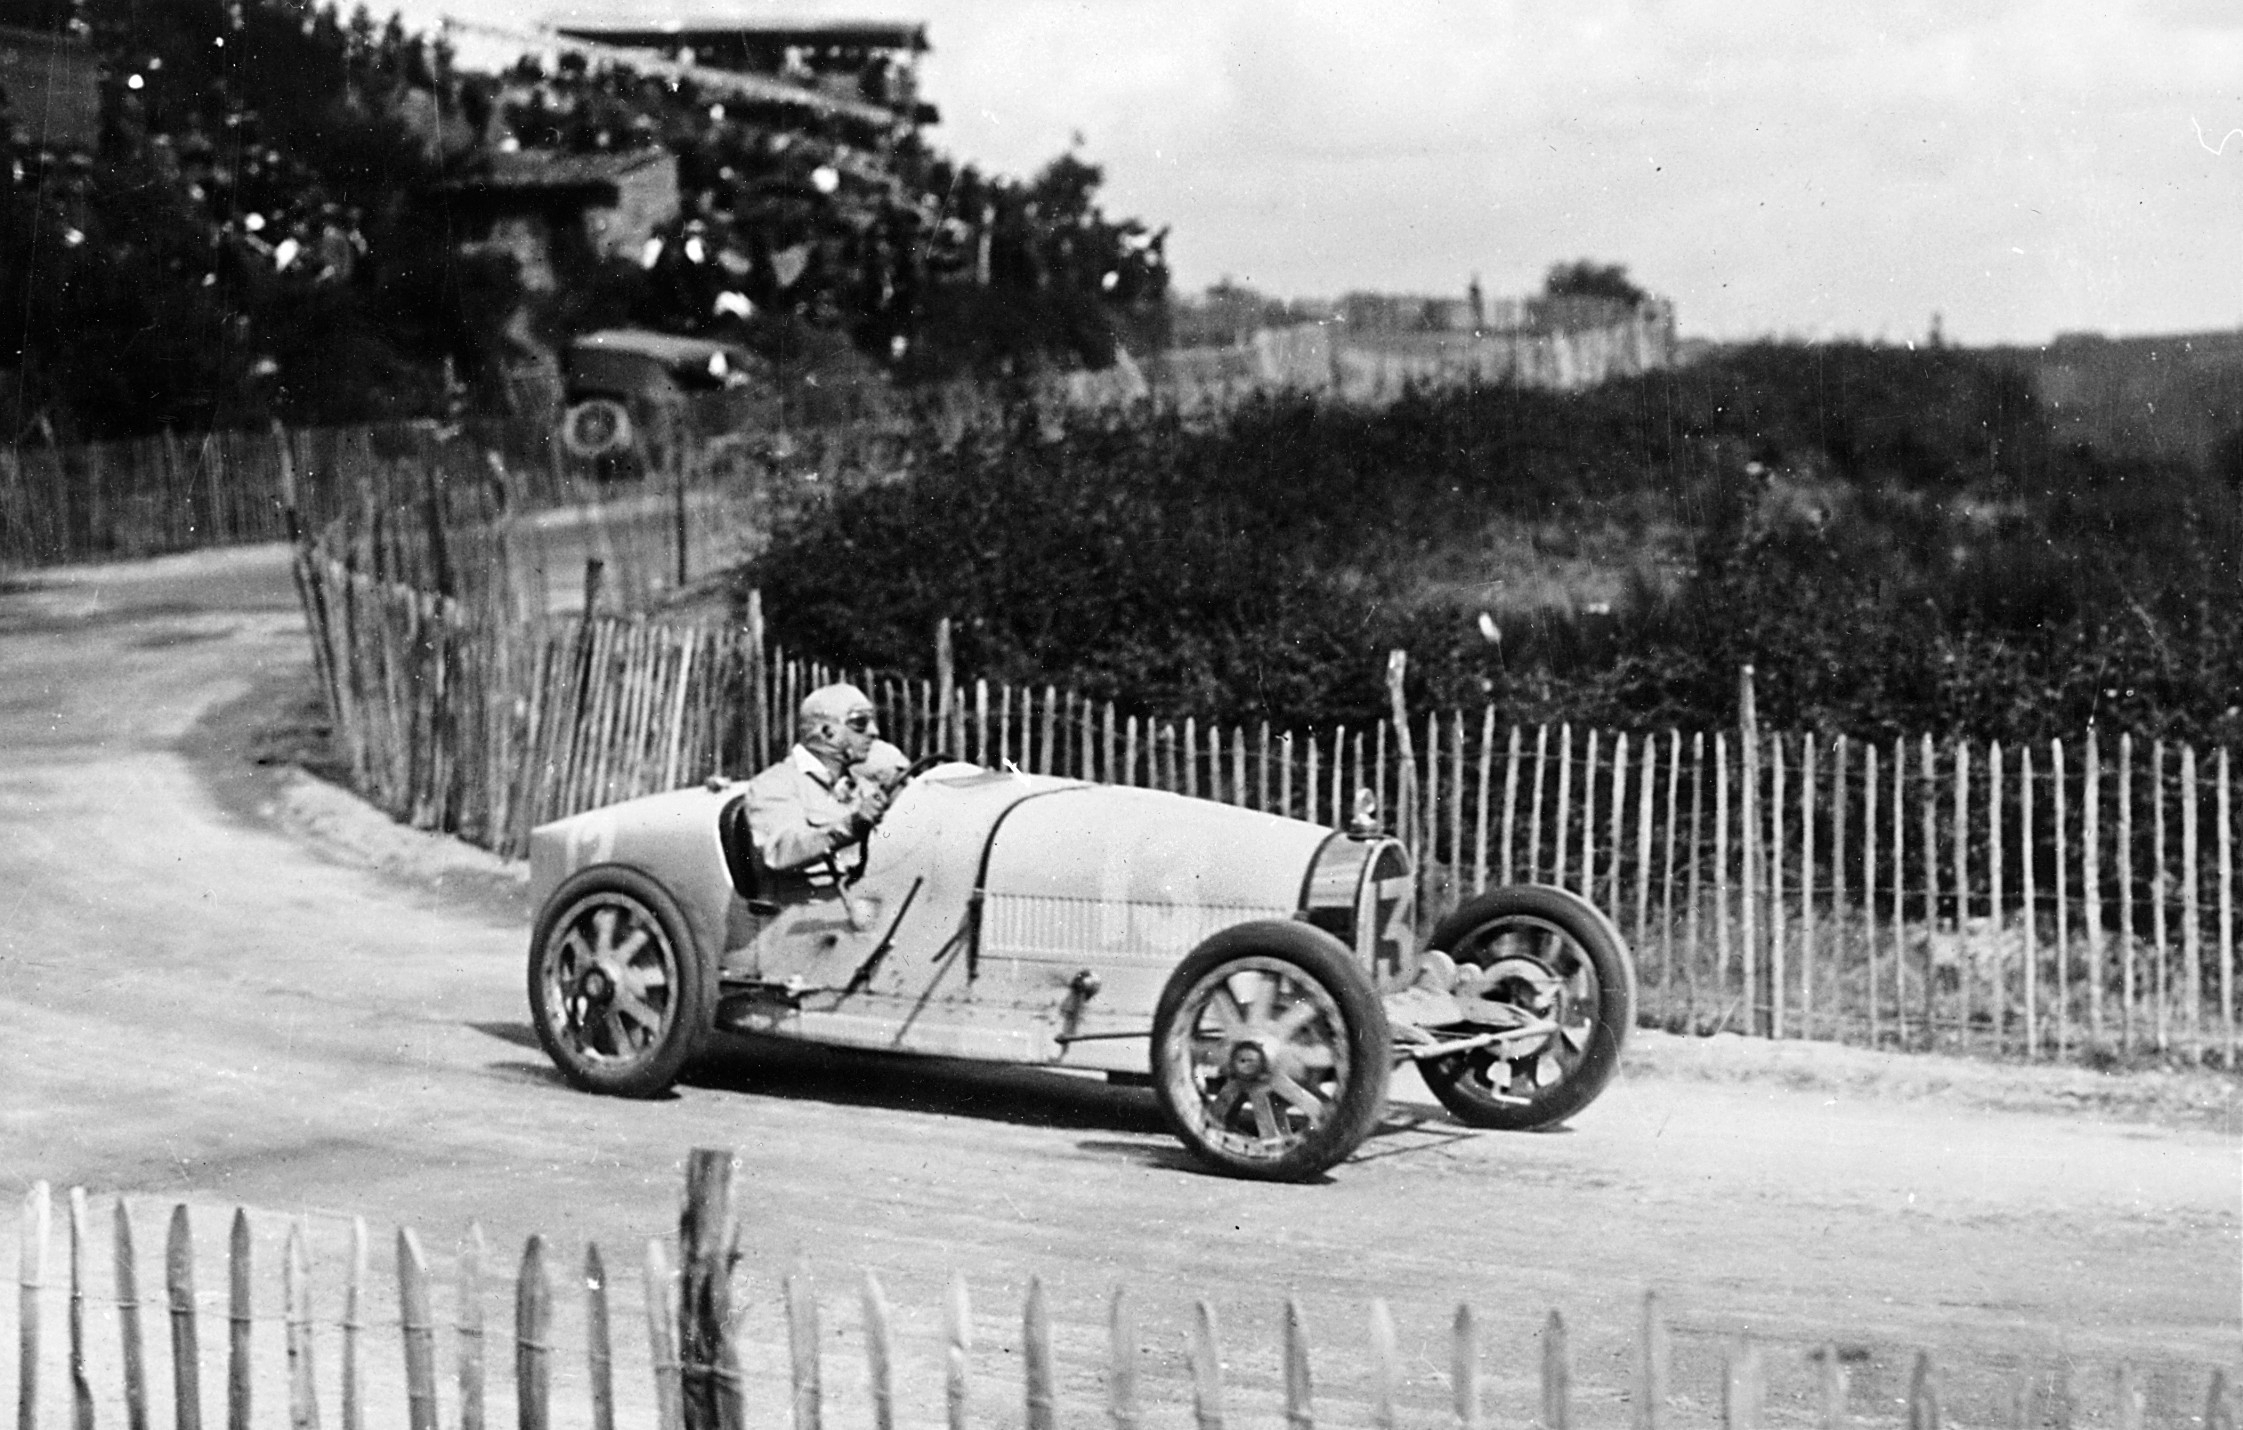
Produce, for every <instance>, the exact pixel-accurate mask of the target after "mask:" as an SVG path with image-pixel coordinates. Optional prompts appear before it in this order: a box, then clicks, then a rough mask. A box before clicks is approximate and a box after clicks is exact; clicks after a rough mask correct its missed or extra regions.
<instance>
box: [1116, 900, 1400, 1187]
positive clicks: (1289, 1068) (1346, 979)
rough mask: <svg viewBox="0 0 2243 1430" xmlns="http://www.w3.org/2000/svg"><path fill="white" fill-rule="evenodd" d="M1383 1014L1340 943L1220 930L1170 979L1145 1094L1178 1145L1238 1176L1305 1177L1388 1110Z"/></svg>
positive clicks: (1346, 1149) (1257, 930)
mask: <svg viewBox="0 0 2243 1430" xmlns="http://www.w3.org/2000/svg"><path fill="white" fill-rule="evenodd" d="M1390 1061H1391V1048H1390V1034H1389V1033H1388V1030H1387V1025H1386V1011H1385V1009H1384V1008H1383V1007H1382V1006H1381V1004H1380V1003H1379V999H1378V993H1377V991H1376V990H1375V989H1374V988H1373V987H1372V986H1371V981H1370V978H1369V976H1368V975H1366V974H1365V973H1364V971H1363V969H1362V967H1361V966H1360V965H1359V964H1357V963H1356V962H1355V960H1354V958H1353V957H1352V956H1350V954H1349V953H1348V950H1347V949H1346V947H1345V946H1344V945H1342V944H1341V943H1340V942H1339V940H1337V939H1335V938H1333V937H1332V936H1331V935H1330V934H1327V933H1325V932H1323V931H1322V930H1320V929H1315V928H1311V927H1309V926H1308V925H1306V924H1299V923H1288V922H1282V921H1269V922H1260V923H1250V924H1241V925H1239V926H1238V927H1236V928H1232V929H1226V930H1224V931H1223V932H1222V933H1219V934H1217V935H1215V936H1214V937H1213V938H1211V939H1209V940H1208V941H1207V942H1205V943H1203V944H1201V945H1200V946H1199V947H1198V948H1196V949H1194V950H1193V951H1192V952H1191V954H1190V955H1189V956H1188V957H1186V958H1185V959H1184V961H1183V962H1182V963H1180V964H1178V965H1177V966H1176V971H1175V972H1174V973H1172V974H1171V975H1169V979H1168V983H1167V986H1166V987H1164V988H1163V989H1162V991H1161V996H1160V1003H1159V1005H1158V1008H1157V1010H1156V1011H1155V1013H1154V1016H1153V1087H1154V1091H1155V1094H1156V1095H1157V1096H1158V1097H1159V1098H1160V1104H1161V1109H1162V1111H1164V1112H1165V1113H1166V1114H1167V1115H1168V1121H1169V1124H1170V1126H1172V1127H1173V1128H1174V1129H1175V1131H1176V1135H1177V1136H1178V1137H1179V1138H1181V1139H1182V1141H1183V1143H1184V1145H1185V1146H1186V1147H1188V1148H1190V1149H1191V1150H1192V1151H1193V1152H1194V1153H1195V1154H1197V1155H1198V1156H1199V1157H1200V1158H1201V1159H1202V1160H1204V1161H1206V1162H1208V1163H1209V1164H1211V1165H1212V1166H1214V1167H1216V1168H1218V1169H1219V1170H1221V1171H1224V1172H1228V1173H1230V1174H1232V1175H1233V1176H1240V1177H1253V1178H1259V1179H1262V1180H1267V1181H1299V1180H1302V1179H1304V1178H1308V1177H1313V1176H1315V1175H1317V1174H1318V1173H1320V1172H1322V1171H1324V1170H1325V1169H1326V1168H1328V1167H1330V1166H1332V1165H1333V1164H1334V1163H1336V1162H1339V1161H1341V1160H1342V1159H1344V1158H1346V1157H1347V1156H1348V1155H1349V1154H1351V1153H1352V1152H1354V1150H1355V1149H1356V1147H1357V1146H1359V1145H1360V1144H1361V1143H1362V1141H1363V1139H1364V1138H1365V1137H1367V1136H1369V1135H1370V1132H1371V1128H1372V1127H1373V1126H1374V1125H1376V1123H1377V1121H1378V1118H1379V1115H1380V1113H1381V1112H1382V1111H1383V1110H1384V1108H1385V1106H1386V1082H1387V1075H1388V1071H1389V1068H1390Z"/></svg>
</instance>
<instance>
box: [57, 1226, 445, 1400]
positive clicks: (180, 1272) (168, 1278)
mask: <svg viewBox="0 0 2243 1430" xmlns="http://www.w3.org/2000/svg"><path fill="white" fill-rule="evenodd" d="M38 1190H40V1191H44V1190H45V1184H44V1183H42V1184H41V1185H40V1187H39V1188H38ZM42 1215H43V1212H42ZM164 1292H165V1294H166V1296H167V1297H168V1298H169V1300H170V1303H171V1386H172V1393H171V1399H172V1413H173V1420H172V1425H173V1427H174V1430H202V1371H201V1365H202V1356H201V1348H200V1346H199V1345H198V1344H197V1337H196V1334H195V1242H194V1237H193V1235H192V1233H191V1232H190V1230H189V1228H188V1224H187V1204H186V1203H185V1202H181V1203H179V1204H178V1205H177V1206H174V1207H173V1208H172V1209H171V1231H170V1234H169V1235H168V1236H167V1237H166V1238H165V1240H164ZM24 1383H25V1384H26V1385H28V1384H29V1383H30V1377H29V1376H26V1377H25V1381H24ZM414 1430H420V1427H418V1426H416V1427H414Z"/></svg>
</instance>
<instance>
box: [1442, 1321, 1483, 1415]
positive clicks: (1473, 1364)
mask: <svg viewBox="0 0 2243 1430" xmlns="http://www.w3.org/2000/svg"><path fill="white" fill-rule="evenodd" d="M1449 1414H1451V1417H1453V1419H1456V1430H1480V1423H1483V1417H1480V1320H1478V1316H1474V1313H1471V1307H1469V1304H1465V1302H1458V1304H1456V1316H1453V1318H1451V1320H1449Z"/></svg>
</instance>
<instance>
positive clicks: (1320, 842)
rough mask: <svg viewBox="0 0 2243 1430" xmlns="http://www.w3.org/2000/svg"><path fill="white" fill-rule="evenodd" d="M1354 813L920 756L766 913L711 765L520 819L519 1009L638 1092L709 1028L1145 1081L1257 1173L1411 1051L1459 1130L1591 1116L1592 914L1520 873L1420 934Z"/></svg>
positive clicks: (1315, 1143) (1597, 975)
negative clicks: (532, 820) (530, 911)
mask: <svg viewBox="0 0 2243 1430" xmlns="http://www.w3.org/2000/svg"><path fill="white" fill-rule="evenodd" d="M1364 800H1365V801H1366V802H1367V800H1368V796H1367V795H1366V796H1365V797H1364ZM1367 814H1368V811H1367V810H1364V809H1361V808H1359V810H1358V819H1357V821H1356V823H1355V825H1354V827H1352V828H1351V829H1350V830H1333V829H1328V828H1325V827H1323V826H1320V825H1316V824H1311V823H1307V822H1305V821H1302V820H1297V819H1289V818H1284V817H1280V816H1278V815H1273V814H1265V813H1259V812H1256V811H1252V810H1247V809H1240V808H1235V807H1232V806H1229V805H1223V804H1215V803H1210V802H1207V801H1202V800H1197V799H1189V798H1186V797H1184V796H1181V795H1175V794H1166V793H1161V792H1157V791H1152V790H1142V789H1131V788H1123V787H1118V786H1110V785H1097V784H1091V783H1086V782H1082V781H1076V780H1069V779H1059V778H1052V777H1048V776H1031V775H1023V774H1018V773H1011V772H1001V771H991V770H986V769H983V768H981V767H979V766H976V765H968V764H962V763H957V762H950V763H942V764H935V765H933V766H932V767H929V768H923V769H918V770H915V772H914V776H913V778H912V779H911V780H910V781H909V782H908V783H907V784H905V785H904V787H903V788H902V789H901V790H900V791H899V792H898V793H897V795H896V797H895V799H894V802H893V804H892V805H891V806H890V808H889V810H888V813H887V816H886V818H885V819H884V820H883V821H882V822H881V824H880V825H879V826H878V828H877V829H876V830H875V831H874V833H873V835H872V837H871V839H870V840H869V843H868V846H867V849H866V855H865V859H864V864H863V868H862V871H861V873H860V875H859V876H858V877H856V878H855V879H854V880H853V882H836V883H834V884H833V886H832V889H831V893H830V896H827V897H814V898H810V899H807V900H798V901H795V902H792V903H785V904H782V903H778V902H775V901H773V900H772V899H771V898H769V897H768V896H767V895H768V893H769V889H770V885H771V882H772V876H771V875H770V874H769V872H768V871H766V870H763V869H762V868H761V867H760V865H759V862H758V861H757V859H756V858H755V855H754V846H753V843H752V840H751V839H750V837H749V831H748V829H747V827H746V824H745V817H746V816H745V810H744V805H743V802H742V800H741V798H740V795H739V786H738V785H736V784H732V783H728V782H726V781H723V780H711V781H710V782H709V783H708V784H707V785H705V786H702V787H698V788H693V789H686V790H679V791H674V792H671V793H668V794H658V795H650V796H647V797H644V798H641V799H636V800H632V801H629V802H627V803H623V804H618V805H613V806H610V807H607V808H604V809H598V810H593V811H590V812H588V813H584V814H579V815H576V816H574V817H572V818H568V819H562V820H558V821H555V822H553V823H551V824H547V825H544V826H542V827H540V828H538V829H537V830H536V831H534V832H533V834H532V836H531V841H530V861H531V893H532V897H533V901H534V905H535V907H537V908H538V910H539V912H538V914H537V918H536V924H535V928H534V931H533V933H532V936H531V941H530V955H529V1001H530V1008H531V1013H532V1016H533V1019H534V1021H535V1023H536V1027H537V1035H538V1038H539V1040H540V1041H541V1042H542V1043H543V1045H544V1047H545V1050H546V1052H547V1053H548V1054H549V1055H550V1056H551V1057H552V1059H553V1062H554V1064H555V1065H556V1066H557V1067H558V1068H559V1069H560V1070H561V1072H562V1073H563V1074H564V1075H565V1076H566V1077H567V1078H568V1079H569V1081H571V1082H572V1083H574V1084H576V1085H577V1086H579V1087H582V1088H586V1089H589V1090H592V1091H595V1092H604V1093H613V1094H618V1095H622V1096H627V1097H650V1096H655V1095H658V1094H660V1093H662V1092H664V1091H665V1090H667V1089H668V1088H669V1087H670V1086H671V1084H672V1083H673V1082H674V1081H675V1080H676V1079H677V1077H678V1075H679V1073H680V1071H681V1070H682V1069H683V1068H684V1067H685V1065H686V1064H687V1062H688V1061H689V1060H691V1059H692V1058H693V1057H694V1056H695V1055H696V1054H697V1053H699V1052H701V1051H702V1050H703V1049H704V1048H706V1047H707V1045H708V1044H709V1043H710V1042H711V1040H712V1036H713V1034H714V1033H715V1032H716V1031H717V1030H719V1029H725V1030H733V1031H739V1032H748V1033H761V1034H770V1035H774V1036H778V1037H782V1038H796V1039H801V1040H804V1041H808V1042H816V1043H828V1044H838V1045H845V1046H850V1047H858V1048H874V1049H882V1050H888V1051H901V1052H908V1053H924V1054H932V1055H939V1056H947V1057H958V1058H974V1059H985V1060H989V1061H994V1062H1006V1063H1019V1064H1032V1065H1038V1066H1046V1067H1055V1068H1080V1069H1088V1070H1093V1071H1097V1072H1103V1073H1106V1074H1108V1075H1111V1076H1115V1077H1117V1078H1120V1079H1125V1080H1126V1079H1132V1078H1134V1079H1144V1078H1146V1077H1149V1078H1150V1080H1151V1083H1152V1086H1153V1088H1154V1090H1155V1093H1156V1096H1157V1097H1158V1099H1159V1101H1160V1104H1161V1106H1162V1108H1163V1109H1164V1111H1165V1113H1166V1115H1167V1118H1168V1120H1169V1122H1170V1124H1171V1125H1172V1126H1173V1128H1174V1129H1175V1132H1176V1135H1177V1136H1178V1137H1179V1138H1181V1139H1182V1141H1183V1142H1184V1144H1185V1145H1186V1146H1187V1147H1189V1148H1190V1149H1191V1150H1192V1151H1193V1152H1195V1153H1197V1154H1198V1155H1199V1156H1200V1157H1201V1158H1203V1159H1204V1160H1205V1161H1207V1162H1209V1163H1211V1164H1213V1165H1214V1166H1216V1167H1218V1168H1220V1169H1222V1170H1224V1171H1228V1172H1231V1173H1234V1174H1237V1175H1241V1176H1247V1177H1259V1178H1269V1179H1288V1180H1290V1179H1299V1178H1305V1177H1311V1176H1314V1175H1316V1174H1317V1173H1320V1172H1322V1171H1323V1170H1325V1169H1326V1168H1328V1167H1330V1166H1331V1165H1333V1164H1334V1163H1336V1162H1339V1161H1341V1160H1342V1159H1344V1158H1346V1157H1347V1156H1348V1155H1350V1154H1351V1153H1352V1152H1353V1151H1354V1150H1355V1148H1356V1146H1357V1145H1358V1144H1359V1143H1361V1142H1362V1140H1363V1139H1364V1138H1365V1137H1366V1136H1367V1135H1369V1133H1370V1132H1371V1130H1372V1128H1373V1127H1374V1125H1375V1124H1376V1123H1377V1121H1378V1119H1379V1117H1380V1115H1381V1112H1382V1110H1383V1108H1384V1105H1385V1100H1386V1089H1387V1079H1388V1075H1389V1072H1390V1071H1391V1069H1392V1068H1393V1067H1394V1066H1395V1065H1397V1064H1399V1063H1401V1062H1404V1061H1412V1062H1415V1063H1416V1064H1417V1066H1418V1068H1419V1070H1420V1072H1421V1074H1422V1075H1423V1077H1424V1079H1425V1081H1426V1083H1427V1084H1428V1085H1429V1086H1430V1087H1431V1088H1432V1090H1433V1091H1434V1092H1435V1094H1437V1095H1438V1096H1439V1098H1440V1099H1441V1101H1442V1102H1443V1103H1444V1104H1446V1106H1447V1107H1448V1108H1449V1110H1450V1111H1451V1112H1452V1113H1454V1114H1455V1115H1456V1116H1457V1117H1459V1118H1460V1119H1462V1120H1463V1121H1465V1122H1467V1123H1469V1124H1471V1125H1474V1126H1479V1127H1503V1128H1532V1127H1542V1126H1546V1125H1549V1124H1552V1123H1555V1122H1559V1121H1561V1120H1563V1119H1564V1118H1566V1117H1569V1116H1571V1115H1572V1114H1573V1113H1575V1112H1578V1111H1579V1110H1580V1109H1582V1108H1583V1107H1585V1106H1587V1105H1588V1104H1589V1102H1590V1101H1591V1100H1592V1099H1594V1098H1595V1097H1596V1095H1597V1094H1598V1092H1599V1091H1601V1090H1602V1089H1603V1087H1604V1085H1605V1083H1606V1081H1607V1080H1608V1079H1609V1078H1610V1077H1611V1076H1612V1073H1613V1070H1614V1068H1615V1066H1616V1064H1617V1061H1618V1059H1619V1056H1620V1048H1621V1043H1622V1041H1623V1040H1624V1038H1625V1037H1626V1035H1627V1030H1628V1027H1629V1024H1630V1022H1631V1021H1632V1018H1633V1010H1634V1001H1635V974H1634V969H1633V966H1632V964H1631V962H1630V958H1629V954H1628V951H1627V949H1626V947H1625V945H1624V944H1623V942H1622V940H1621V939H1620V937H1619V935H1618V933H1617V932H1616V931H1615V930H1614V928H1613V927H1612V925H1611V923H1610V922H1609V921H1608V920H1607V919H1606V918H1605V917H1604V916H1603V915H1602V914H1601V913H1599V912H1598V911H1597V910H1596V909H1595V908H1594V907H1593V906H1591V905H1590V904H1588V903H1586V902H1584V901H1583V900H1581V899H1580V898H1578V897H1576V896H1574V895H1573V894H1571V893H1568V892H1565V891H1563V890H1559V889H1555V888H1546V887H1539V886H1525V887H1512V888H1504V889H1498V890H1495V891H1492V892H1489V893H1487V894H1485V895H1483V896H1481V897H1478V898H1473V899H1469V900H1467V901H1465V903H1464V904H1463V906H1462V907H1460V908H1459V909H1457V911H1456V912H1455V913H1454V914H1452V915H1450V916H1449V917H1448V918H1446V919H1444V920H1442V921H1441V923H1440V924H1439V926H1438V927H1436V928H1435V929H1434V930H1433V932H1432V934H1431V936H1430V937H1429V938H1427V939H1425V940H1424V941H1423V943H1422V946H1421V944H1420V943H1419V941H1418V940H1417V939H1416V938H1415V937H1414V933H1413V925H1412V910H1413V904H1414V892H1415V888H1416V882H1417V881H1416V877H1415V874H1414V871H1413V870H1412V868H1411V865H1410V861H1409V858H1408V856H1407V854H1406V853H1405V851H1404V848H1403V846H1402V845H1401V844H1400V843H1399V842H1397V841H1396V840H1394V839H1392V838H1388V837H1385V836H1383V835H1381V834H1379V833H1377V832H1376V831H1375V830H1374V829H1372V828H1371V827H1370V824H1371V822H1372V821H1371V820H1370V819H1369V818H1367V817H1366V816H1367Z"/></svg>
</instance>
